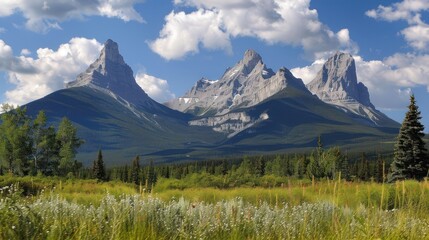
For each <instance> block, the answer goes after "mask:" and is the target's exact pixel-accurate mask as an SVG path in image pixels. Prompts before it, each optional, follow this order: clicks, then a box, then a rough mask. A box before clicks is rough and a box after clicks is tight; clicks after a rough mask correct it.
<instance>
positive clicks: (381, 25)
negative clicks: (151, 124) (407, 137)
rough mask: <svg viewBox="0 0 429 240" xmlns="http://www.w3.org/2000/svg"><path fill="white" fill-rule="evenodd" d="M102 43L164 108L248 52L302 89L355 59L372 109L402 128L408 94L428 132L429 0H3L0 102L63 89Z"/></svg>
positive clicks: (29, 98)
mask: <svg viewBox="0 0 429 240" xmlns="http://www.w3.org/2000/svg"><path fill="white" fill-rule="evenodd" d="M107 39H112V40H114V41H116V42H117V43H118V44H119V49H120V52H121V54H122V55H123V57H124V59H125V61H126V62H127V63H128V64H129V65H130V66H131V68H132V69H133V71H134V75H135V77H136V80H137V83H138V84H139V85H140V86H141V87H142V88H143V90H145V91H146V92H147V93H148V94H149V96H151V97H152V98H153V99H155V100H156V101H159V102H165V101H168V100H169V99H171V98H174V97H180V96H182V95H183V94H184V93H185V92H186V91H187V90H189V89H190V88H191V87H192V86H193V85H194V84H195V82H196V81H197V80H198V79H200V78H202V77H206V78H208V79H211V80H216V79H218V78H220V77H221V76H222V74H223V73H224V71H225V70H226V68H228V67H231V66H233V65H234V64H235V63H237V62H238V61H239V60H240V59H241V58H242V56H243V54H244V52H245V50H247V49H254V50H256V51H257V52H258V53H259V54H260V55H261V56H262V58H263V60H264V63H265V64H266V65H267V66H268V67H270V68H272V69H273V70H274V71H276V70H278V69H279V68H280V67H283V66H284V67H286V68H288V69H290V70H291V71H292V73H293V74H294V75H295V76H296V77H299V78H302V79H303V81H304V83H308V82H310V81H311V80H312V79H313V78H314V76H315V75H316V74H317V72H318V71H319V70H320V68H321V66H322V65H323V62H324V61H325V60H326V59H327V58H329V56H331V55H333V54H334V53H335V52H337V51H344V52H348V53H350V54H352V55H353V56H354V58H355V61H356V67H357V74H358V81H360V82H363V83H364V84H365V85H366V86H367V87H368V89H369V92H370V98H371V101H372V103H373V104H374V105H375V106H376V108H377V109H379V110H380V111H382V112H383V113H385V114H386V115H388V116H389V117H391V118H392V119H394V120H396V121H398V122H402V120H403V118H404V116H405V112H406V110H407V106H408V104H409V96H410V94H412V93H413V94H415V96H416V99H417V104H418V105H419V107H420V110H421V113H422V122H423V124H424V125H425V126H427V128H428V129H429V93H428V92H429V0H402V1H401V0H396V1H388V0H384V1H378V0H347V1H344V0H323V1H316V0H312V1H311V0H1V1H0V103H11V104H15V105H23V104H26V103H28V102H31V101H34V100H36V99H39V98H42V97H44V96H46V95H48V94H50V93H52V92H54V91H56V90H59V89H62V88H64V85H65V83H67V82H70V81H73V80H74V79H75V78H76V76H77V75H78V74H79V73H80V72H82V71H84V70H85V69H86V68H87V67H88V65H89V64H91V63H92V62H93V61H94V60H95V59H96V58H97V57H98V54H99V51H100V50H101V48H102V45H103V43H104V42H105V41H106V40H107ZM428 129H426V132H428Z"/></svg>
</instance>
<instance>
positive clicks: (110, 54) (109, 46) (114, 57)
mask: <svg viewBox="0 0 429 240" xmlns="http://www.w3.org/2000/svg"><path fill="white" fill-rule="evenodd" d="M99 59H101V60H103V61H111V62H116V63H119V64H125V62H124V58H123V57H122V56H121V54H120V53H119V47H118V44H117V43H116V42H114V41H113V40H111V39H108V40H107V41H106V42H105V43H104V47H103V49H102V50H101V53H100V57H99Z"/></svg>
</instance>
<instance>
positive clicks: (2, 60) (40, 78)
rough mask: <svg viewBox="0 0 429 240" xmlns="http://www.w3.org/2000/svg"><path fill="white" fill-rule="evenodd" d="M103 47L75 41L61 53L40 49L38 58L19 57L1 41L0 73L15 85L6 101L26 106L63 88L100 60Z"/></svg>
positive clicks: (7, 94)
mask: <svg viewBox="0 0 429 240" xmlns="http://www.w3.org/2000/svg"><path fill="white" fill-rule="evenodd" d="M101 48H102V44H100V43H99V42H97V40H95V39H86V38H72V39H71V40H70V41H69V42H68V43H65V44H61V45H60V46H59V48H58V49H57V50H52V49H49V48H39V49H38V50H37V57H36V58H31V57H26V56H23V55H22V56H19V57H17V56H14V55H13V51H12V48H11V47H10V46H9V45H7V44H6V43H5V42H4V41H2V40H0V70H1V71H6V72H7V73H8V80H9V82H10V83H11V84H12V85H14V86H15V88H14V89H12V90H9V91H6V93H5V97H6V102H8V103H11V104H16V105H22V104H25V103H28V102H30V101H33V100H36V99H38V98H41V97H44V96H45V95H47V94H49V93H51V92H53V91H56V90H58V89H61V88H63V87H64V84H65V83H66V82H69V81H72V80H74V79H75V78H76V76H77V75H78V74H79V73H80V72H82V71H84V70H85V68H87V67H88V65H89V64H91V63H92V62H93V61H94V60H95V59H96V58H97V56H98V54H99V52H100V50H101Z"/></svg>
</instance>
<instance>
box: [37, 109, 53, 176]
mask: <svg viewBox="0 0 429 240" xmlns="http://www.w3.org/2000/svg"><path fill="white" fill-rule="evenodd" d="M31 136H32V154H31V155H32V161H33V163H32V164H31V168H32V169H33V172H34V173H36V172H38V171H40V172H42V173H44V174H47V175H48V174H50V173H51V172H52V168H53V166H50V165H52V163H53V162H52V161H51V160H54V159H55V158H56V156H57V155H58V149H57V148H56V141H55V129H54V127H52V126H47V118H46V114H45V112H44V111H40V112H39V114H38V115H37V117H36V119H35V120H34V122H33V126H32V134H31Z"/></svg>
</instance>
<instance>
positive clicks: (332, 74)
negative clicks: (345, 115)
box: [307, 52, 394, 126]
mask: <svg viewBox="0 0 429 240" xmlns="http://www.w3.org/2000/svg"><path fill="white" fill-rule="evenodd" d="M307 88H308V89H309V90H310V91H311V92H312V93H313V94H315V95H317V96H318V97H319V98H320V99H321V100H322V101H324V102H326V103H329V104H332V105H335V106H337V107H339V108H341V109H343V110H344V111H346V112H350V113H353V114H356V115H358V116H361V117H363V118H366V119H368V120H370V121H371V122H373V123H374V124H376V125H381V126H382V125H385V124H387V123H388V124H393V123H394V121H392V120H391V119H389V118H388V117H387V116H385V115H384V114H383V113H381V112H380V111H378V110H377V109H375V107H374V105H373V104H372V103H371V101H370V98H369V92H368V88H367V87H366V86H365V85H364V84H363V83H361V82H358V80H357V76H356V65H355V61H354V59H353V57H352V56H351V55H350V54H347V53H341V52H337V53H336V54H335V55H334V56H332V57H331V58H329V59H328V60H327V61H326V63H325V64H324V65H323V67H322V69H321V70H320V71H319V72H318V74H317V76H316V77H315V78H314V79H313V80H312V81H311V82H310V83H308V84H307Z"/></svg>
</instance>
